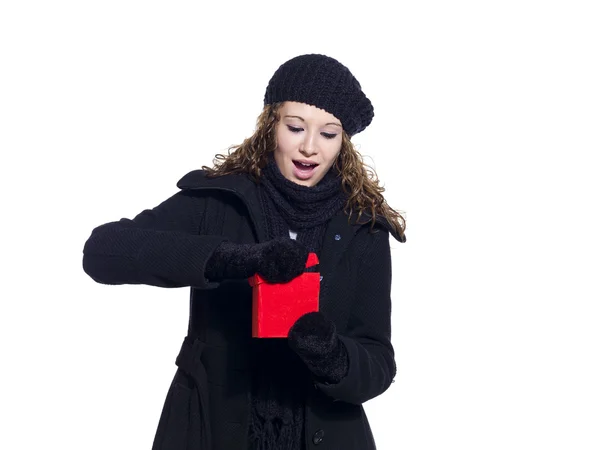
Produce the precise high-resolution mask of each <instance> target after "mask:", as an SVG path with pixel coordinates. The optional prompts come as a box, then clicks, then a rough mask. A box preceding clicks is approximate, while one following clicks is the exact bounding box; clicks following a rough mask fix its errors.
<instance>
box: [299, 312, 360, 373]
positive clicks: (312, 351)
mask: <svg viewBox="0 0 600 450" xmlns="http://www.w3.org/2000/svg"><path fill="white" fill-rule="evenodd" d="M288 341H289V344H290V347H291V348H292V349H293V350H294V351H295V352H296V353H297V354H298V355H299V356H300V358H301V359H302V360H303V361H304V363H305V364H306V365H307V367H308V368H309V370H310V371H311V373H312V374H313V375H314V376H315V377H316V378H318V379H319V380H320V381H324V382H327V383H339V382H340V381H341V380H342V378H344V376H346V373H348V353H347V351H346V347H344V344H342V342H341V341H340V340H339V339H338V336H337V332H336V329H335V325H334V323H333V322H332V321H330V320H329V319H327V318H326V317H325V316H324V315H323V314H322V313H321V312H318V311H317V312H310V313H307V314H304V315H303V316H302V317H300V318H299V319H298V320H297V321H296V323H295V324H294V325H293V326H292V328H291V330H290V333H289V335H288Z"/></svg>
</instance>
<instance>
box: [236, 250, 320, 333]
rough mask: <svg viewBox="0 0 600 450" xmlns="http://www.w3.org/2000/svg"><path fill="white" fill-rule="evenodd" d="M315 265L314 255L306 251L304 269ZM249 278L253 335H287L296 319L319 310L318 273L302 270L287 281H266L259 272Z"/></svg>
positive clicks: (316, 259)
mask: <svg viewBox="0 0 600 450" xmlns="http://www.w3.org/2000/svg"><path fill="white" fill-rule="evenodd" d="M317 264H319V259H318V258H317V255H316V254H315V253H309V254H308V259H307V261H306V268H309V267H312V266H315V265H317ZM248 281H249V283H250V286H252V337H258V338H280V337H287V335H288V332H289V331H290V328H291V327H292V325H294V323H295V322H296V320H298V319H299V318H300V317H301V316H303V315H304V314H306V313H308V312H312V311H318V310H319V289H320V284H321V281H320V273H319V272H304V273H303V274H301V275H299V276H297V277H296V278H294V279H293V280H291V281H289V282H287V283H269V282H267V281H265V279H264V278H262V277H261V276H260V275H259V274H255V275H254V276H252V277H250V278H249V279H248Z"/></svg>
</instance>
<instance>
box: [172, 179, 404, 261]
mask: <svg viewBox="0 0 600 450" xmlns="http://www.w3.org/2000/svg"><path fill="white" fill-rule="evenodd" d="M206 174H207V172H206V171H205V170H193V171H191V172H189V173H187V174H186V175H184V176H183V177H182V178H181V179H180V180H179V181H178V182H177V187H178V188H179V189H215V190H222V191H227V192H231V193H233V194H235V195H237V196H238V197H239V198H240V199H241V200H242V201H243V202H244V203H245V204H246V206H247V207H248V210H249V212H250V217H251V219H252V221H253V222H254V224H255V227H256V230H257V233H258V235H259V237H260V240H261V241H265V240H267V239H268V238H267V236H266V235H265V232H266V228H267V227H266V223H265V219H264V217H263V215H262V214H260V212H259V211H260V199H259V197H258V189H256V183H255V182H254V180H252V178H251V177H250V176H249V175H247V174H242V173H239V174H229V175H222V176H218V177H213V178H209V177H207V176H206ZM370 218H371V215H370V214H368V213H367V212H364V213H363V216H362V217H361V222H360V223H348V215H347V214H345V213H344V212H343V211H340V212H339V213H338V214H337V215H335V216H334V217H333V218H332V220H331V221H330V223H329V226H328V227H327V231H326V238H327V237H331V235H332V233H333V237H334V239H335V237H336V235H338V234H339V236H340V237H339V238H338V240H340V241H343V242H349V241H350V239H349V238H350V237H351V236H352V235H353V234H355V233H356V232H357V231H358V230H359V229H360V228H361V227H363V226H370V224H371V221H370ZM353 221H354V219H352V220H351V221H350V222H353ZM354 222H355V221H354ZM376 222H377V223H379V224H380V225H382V226H383V227H384V228H386V229H387V230H388V231H389V232H390V234H391V235H392V236H393V237H394V238H395V239H396V240H398V241H399V242H404V239H402V237H401V236H400V235H399V234H398V233H397V232H396V231H395V230H394V228H393V227H392V226H391V225H390V224H389V223H388V221H387V219H386V218H385V217H383V216H380V215H377V217H376ZM324 250H325V249H324Z"/></svg>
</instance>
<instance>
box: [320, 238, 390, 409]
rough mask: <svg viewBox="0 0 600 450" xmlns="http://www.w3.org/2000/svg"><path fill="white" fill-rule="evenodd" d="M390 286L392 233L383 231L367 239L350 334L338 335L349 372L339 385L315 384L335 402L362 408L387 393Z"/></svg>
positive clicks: (361, 261) (351, 315)
mask: <svg viewBox="0 0 600 450" xmlns="http://www.w3.org/2000/svg"><path fill="white" fill-rule="evenodd" d="M391 286H392V261H391V253H390V244H389V232H388V231H387V229H381V228H380V229H379V230H378V231H377V232H375V233H372V234H369V235H368V244H367V246H366V249H365V251H364V253H363V255H362V257H361V258H360V264H359V270H358V284H357V292H356V296H355V300H354V302H355V303H354V305H353V307H352V310H351V313H350V317H349V321H348V327H347V330H346V332H345V333H343V334H340V335H339V339H340V340H341V342H342V344H343V345H344V346H345V347H346V350H347V354H348V372H347V374H346V376H345V377H344V378H343V379H342V380H341V381H340V382H339V383H336V384H328V383H316V384H317V387H318V388H319V389H320V390H321V391H323V392H324V393H325V394H327V395H328V396H330V397H332V398H334V399H335V400H339V401H345V402H348V403H353V404H362V403H364V402H366V401H368V400H371V399H372V398H374V397H377V396H378V395H380V394H382V393H383V392H385V391H386V390H387V389H388V388H389V387H390V384H391V383H392V380H393V379H394V377H395V375H396V363H395V360H394V348H393V346H392V343H391V296H390V295H391Z"/></svg>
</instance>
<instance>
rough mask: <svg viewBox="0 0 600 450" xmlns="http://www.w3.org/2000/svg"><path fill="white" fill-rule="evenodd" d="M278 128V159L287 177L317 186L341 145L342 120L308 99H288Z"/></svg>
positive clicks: (280, 110)
mask: <svg viewBox="0 0 600 450" xmlns="http://www.w3.org/2000/svg"><path fill="white" fill-rule="evenodd" d="M279 117H280V120H279V123H278V124H277V126H276V129H275V137H276V142H277V148H276V149H275V161H276V162H277V166H278V167H279V170H280V171H281V173H282V174H283V176H285V177H286V178H287V179H288V180H290V181H293V182H294V183H297V184H301V185H304V186H314V185H316V184H317V183H318V182H319V181H321V179H322V178H323V177H324V176H325V174H326V173H327V171H328V170H329V169H330V168H331V166H332V165H333V163H334V162H335V159H336V157H337V155H338V153H339V152H340V149H341V148H342V124H341V122H340V121H339V120H338V119H337V118H336V117H335V116H334V115H332V114H329V113H328V112H327V111H325V110H322V109H320V108H317V107H316V106H312V105H307V104H306V103H298V102H285V103H283V105H282V106H281V107H280V109H279Z"/></svg>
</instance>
